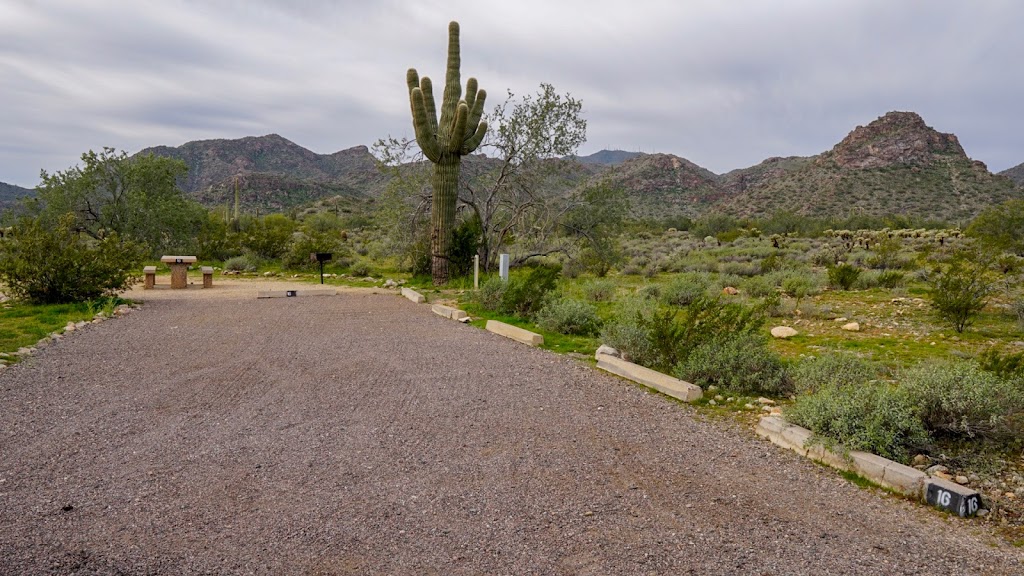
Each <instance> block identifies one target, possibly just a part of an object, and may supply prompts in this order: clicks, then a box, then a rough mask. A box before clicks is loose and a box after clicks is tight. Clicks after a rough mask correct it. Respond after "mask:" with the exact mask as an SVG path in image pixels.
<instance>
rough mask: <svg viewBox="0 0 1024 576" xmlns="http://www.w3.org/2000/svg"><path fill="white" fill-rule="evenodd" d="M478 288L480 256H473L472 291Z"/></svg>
mask: <svg viewBox="0 0 1024 576" xmlns="http://www.w3.org/2000/svg"><path fill="white" fill-rule="evenodd" d="M479 288H480V255H479V254H474V255H473V289H474V290H478V289H479Z"/></svg>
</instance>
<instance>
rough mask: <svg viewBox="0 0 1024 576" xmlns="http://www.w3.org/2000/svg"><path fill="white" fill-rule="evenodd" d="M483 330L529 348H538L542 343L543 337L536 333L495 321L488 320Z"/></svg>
mask: <svg viewBox="0 0 1024 576" xmlns="http://www.w3.org/2000/svg"><path fill="white" fill-rule="evenodd" d="M485 328H486V329H487V331H488V332H494V333H495V334H498V335H499V336H504V337H506V338H511V339H512V340H516V341H519V342H522V343H523V344H528V345H530V346H539V345H541V344H543V343H544V337H543V336H541V335H540V334H537V333H536V332H530V331H529V330H523V329H522V328H519V327H517V326H512V325H511V324H505V323H504V322H498V321H497V320H488V321H487V325H486V326H485Z"/></svg>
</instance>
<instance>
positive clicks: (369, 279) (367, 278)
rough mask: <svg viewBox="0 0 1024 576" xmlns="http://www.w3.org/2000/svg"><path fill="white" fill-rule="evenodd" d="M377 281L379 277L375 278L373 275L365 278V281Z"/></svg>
mask: <svg viewBox="0 0 1024 576" xmlns="http://www.w3.org/2000/svg"><path fill="white" fill-rule="evenodd" d="M376 281H377V279H376V278H374V277H373V276H367V277H366V278H363V282H376Z"/></svg>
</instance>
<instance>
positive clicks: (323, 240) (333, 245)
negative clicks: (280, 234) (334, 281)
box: [281, 229, 369, 270]
mask: <svg viewBox="0 0 1024 576" xmlns="http://www.w3.org/2000/svg"><path fill="white" fill-rule="evenodd" d="M312 252H330V253H332V254H334V257H335V258H337V257H339V256H341V255H342V254H343V253H345V250H344V249H343V246H342V244H341V238H340V237H339V236H338V235H337V234H336V233H334V232H318V231H315V230H312V229H310V230H306V231H305V232H303V233H299V234H296V235H295V236H294V237H293V238H292V243H291V245H290V246H289V247H288V251H287V252H285V253H284V255H283V256H282V257H281V263H282V264H283V265H284V266H285V268H290V269H296V270H298V269H304V268H307V269H308V268H313V267H314V266H317V263H316V262H310V260H309V255H310V253H312ZM367 252H369V251H367Z"/></svg>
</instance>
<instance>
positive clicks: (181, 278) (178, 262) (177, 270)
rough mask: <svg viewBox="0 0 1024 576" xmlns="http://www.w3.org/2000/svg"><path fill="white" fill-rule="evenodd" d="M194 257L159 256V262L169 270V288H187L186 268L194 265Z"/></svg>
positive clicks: (195, 259)
mask: <svg viewBox="0 0 1024 576" xmlns="http://www.w3.org/2000/svg"><path fill="white" fill-rule="evenodd" d="M197 260H198V258H196V257H195V256H161V257H160V261H161V262H163V263H164V264H167V266H168V267H169V268H170V269H171V288H186V287H188V266H189V264H195V263H196V261H197Z"/></svg>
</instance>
